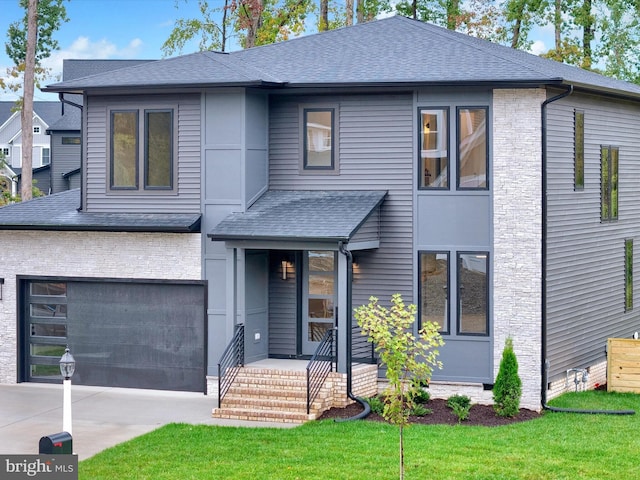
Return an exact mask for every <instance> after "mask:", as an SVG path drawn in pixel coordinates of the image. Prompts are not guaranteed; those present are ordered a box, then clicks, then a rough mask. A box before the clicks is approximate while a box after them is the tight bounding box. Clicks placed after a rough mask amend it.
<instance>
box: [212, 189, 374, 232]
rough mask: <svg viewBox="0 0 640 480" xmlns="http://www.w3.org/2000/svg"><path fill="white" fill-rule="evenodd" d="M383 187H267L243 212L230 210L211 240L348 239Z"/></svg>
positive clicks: (366, 215)
mask: <svg viewBox="0 0 640 480" xmlns="http://www.w3.org/2000/svg"><path fill="white" fill-rule="evenodd" d="M386 194H387V192H386V191H352V190H349V191H344V190H340V191H326V190H320V191H306V190H305V191H301V190H296V191H288V190H269V191H268V192H266V193H265V194H264V195H263V196H262V197H260V198H259V199H258V200H257V201H256V202H255V203H254V204H253V205H252V206H251V207H250V208H249V209H248V210H247V211H246V212H245V213H232V214H231V215H229V216H228V217H226V218H225V219H223V220H222V221H221V222H220V223H219V224H218V225H216V227H214V229H213V230H212V231H211V232H209V234H208V236H209V238H211V239H212V240H271V241H286V240H292V241H336V242H338V241H343V242H348V241H349V240H350V239H351V238H352V237H353V235H355V233H356V232H357V231H358V229H359V228H360V227H361V226H362V224H363V223H364V222H365V221H366V220H367V218H369V216H370V215H371V214H372V213H373V211H374V210H375V209H376V208H378V207H379V206H380V205H381V203H382V201H383V200H384V197H385V196H386Z"/></svg>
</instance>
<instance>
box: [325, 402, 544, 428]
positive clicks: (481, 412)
mask: <svg viewBox="0 0 640 480" xmlns="http://www.w3.org/2000/svg"><path fill="white" fill-rule="evenodd" d="M424 406H425V407H426V408H428V409H430V410H433V413H429V414H427V415H425V416H423V417H409V422H410V423H413V424H420V425H438V424H445V425H457V424H458V417H457V416H456V414H455V413H453V410H451V409H450V408H449V407H447V401H446V400H442V399H431V400H429V402H428V403H426V404H424ZM362 410H363V407H362V405H360V404H359V403H354V404H351V405H349V406H347V407H345V408H331V409H329V410H327V411H326V412H324V413H323V414H322V416H321V417H320V418H319V420H324V419H331V418H334V419H339V418H349V417H353V416H355V415H357V414H358V413H360V412H362ZM539 417H540V413H538V412H535V411H533V410H527V409H526V408H522V409H520V413H519V414H518V415H517V416H515V417H513V418H505V417H499V416H498V415H496V413H495V412H494V411H493V407H492V406H491V405H472V406H471V410H470V412H469V418H468V419H467V420H463V421H462V422H460V424H461V425H483V426H485V427H497V426H500V425H509V424H511V423H516V422H525V421H527V420H533V419H535V418H539ZM365 420H368V421H374V422H385V421H386V420H385V419H384V418H382V417H381V416H380V415H376V414H374V413H371V414H370V415H369V416H368V417H366V419H365Z"/></svg>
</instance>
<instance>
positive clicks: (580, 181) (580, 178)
mask: <svg viewBox="0 0 640 480" xmlns="http://www.w3.org/2000/svg"><path fill="white" fill-rule="evenodd" d="M573 135H574V138H573V144H574V147H573V148H574V152H573V155H574V158H573V162H574V168H573V169H574V172H573V175H574V181H573V182H574V187H573V188H574V189H575V190H584V112H583V111H582V110H576V111H574V112H573Z"/></svg>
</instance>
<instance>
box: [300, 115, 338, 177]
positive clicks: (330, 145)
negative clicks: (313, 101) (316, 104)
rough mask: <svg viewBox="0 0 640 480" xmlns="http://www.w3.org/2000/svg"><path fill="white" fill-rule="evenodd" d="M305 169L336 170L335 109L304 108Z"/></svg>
mask: <svg viewBox="0 0 640 480" xmlns="http://www.w3.org/2000/svg"><path fill="white" fill-rule="evenodd" d="M302 116H303V134H304V148H303V169H304V170H321V171H322V170H325V171H326V170H329V171H334V170H335V169H336V148H335V146H336V138H335V137H336V128H335V108H304V109H303V110H302Z"/></svg>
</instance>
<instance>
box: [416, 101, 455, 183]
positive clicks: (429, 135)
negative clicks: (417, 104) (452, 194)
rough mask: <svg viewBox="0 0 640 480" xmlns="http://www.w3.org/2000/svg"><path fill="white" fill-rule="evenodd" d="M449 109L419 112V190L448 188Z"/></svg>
mask: <svg viewBox="0 0 640 480" xmlns="http://www.w3.org/2000/svg"><path fill="white" fill-rule="evenodd" d="M448 119H449V109H448V108H434V109H421V110H420V180H419V182H420V183H419V188H445V189H448V188H449V154H448V151H449V128H448V125H449V120H448Z"/></svg>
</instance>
